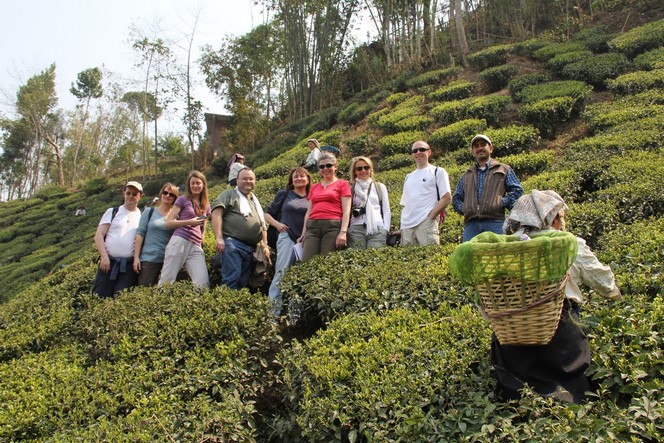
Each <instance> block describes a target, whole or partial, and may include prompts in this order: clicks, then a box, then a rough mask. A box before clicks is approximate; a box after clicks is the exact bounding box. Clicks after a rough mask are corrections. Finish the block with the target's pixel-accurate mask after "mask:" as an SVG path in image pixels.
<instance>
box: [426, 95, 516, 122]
mask: <svg viewBox="0 0 664 443" xmlns="http://www.w3.org/2000/svg"><path fill="white" fill-rule="evenodd" d="M510 103H511V100H510V98H509V97H505V96H499V95H489V96H481V97H473V98H467V99H465V100H455V101H451V102H445V103H441V104H439V105H437V106H435V107H434V108H432V109H431V115H433V116H434V117H435V118H436V120H438V122H439V123H441V124H443V125H449V124H452V123H454V122H457V121H459V120H468V119H482V118H483V119H485V120H486V122H487V123H488V124H490V125H497V124H498V122H499V121H500V113H501V112H502V111H503V110H504V109H505V108H507V106H508V105H509V104H510Z"/></svg>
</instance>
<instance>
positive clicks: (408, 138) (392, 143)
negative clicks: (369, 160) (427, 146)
mask: <svg viewBox="0 0 664 443" xmlns="http://www.w3.org/2000/svg"><path fill="white" fill-rule="evenodd" d="M425 138H426V133H425V132H423V131H405V132H399V133H397V134H392V135H386V136H384V137H381V138H379V139H378V140H376V145H377V146H378V149H379V150H380V153H381V155H383V156H390V155H394V154H403V153H404V152H405V153H408V152H410V147H411V146H412V145H413V143H415V142H416V141H417V140H423V139H425Z"/></svg>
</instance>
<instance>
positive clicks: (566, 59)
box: [546, 50, 593, 74]
mask: <svg viewBox="0 0 664 443" xmlns="http://www.w3.org/2000/svg"><path fill="white" fill-rule="evenodd" d="M592 55H593V53H592V51H589V50H584V51H572V52H563V53H562V54H558V55H556V56H555V57H553V58H551V59H549V61H547V62H546V65H547V66H548V67H549V69H551V70H552V71H554V72H556V73H558V74H560V73H561V72H562V70H563V68H564V67H565V66H567V65H569V64H570V63H575V62H578V61H582V60H585V59H586V58H589V57H592Z"/></svg>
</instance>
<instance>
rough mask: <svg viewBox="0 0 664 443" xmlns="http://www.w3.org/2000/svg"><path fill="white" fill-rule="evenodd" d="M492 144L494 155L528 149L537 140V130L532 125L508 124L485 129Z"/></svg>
mask: <svg viewBox="0 0 664 443" xmlns="http://www.w3.org/2000/svg"><path fill="white" fill-rule="evenodd" d="M485 134H486V135H488V136H489V138H490V139H491V142H492V143H493V146H494V151H493V153H494V155H496V156H504V155H510V154H517V153H519V152H523V151H529V150H531V149H532V148H534V147H535V146H536V145H537V143H538V142H539V139H540V135H539V131H538V130H537V129H536V128H533V127H532V126H525V125H509V126H506V127H504V128H491V129H487V130H486V131H485Z"/></svg>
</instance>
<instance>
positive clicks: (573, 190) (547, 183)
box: [521, 169, 581, 204]
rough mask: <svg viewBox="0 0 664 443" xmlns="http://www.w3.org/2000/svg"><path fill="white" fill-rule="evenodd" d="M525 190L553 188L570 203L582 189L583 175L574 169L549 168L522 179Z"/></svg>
mask: <svg viewBox="0 0 664 443" xmlns="http://www.w3.org/2000/svg"><path fill="white" fill-rule="evenodd" d="M521 186H523V192H524V193H526V194H527V193H529V192H531V191H532V190H533V189H539V190H545V189H553V190H554V191H556V192H557V193H558V194H560V196H561V197H562V198H563V199H564V200H565V201H566V202H567V203H568V204H569V203H570V202H572V201H574V200H575V199H576V197H577V195H578V193H579V192H580V191H581V177H580V175H579V174H578V173H577V172H576V171H574V170H572V169H564V170H547V171H544V172H542V173H540V174H537V175H534V176H532V177H530V178H528V179H526V180H522V181H521Z"/></svg>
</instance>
